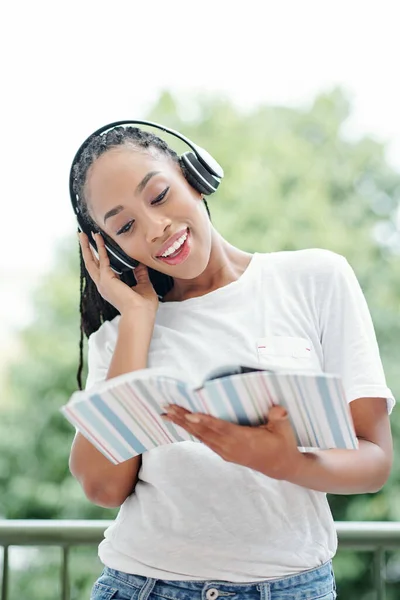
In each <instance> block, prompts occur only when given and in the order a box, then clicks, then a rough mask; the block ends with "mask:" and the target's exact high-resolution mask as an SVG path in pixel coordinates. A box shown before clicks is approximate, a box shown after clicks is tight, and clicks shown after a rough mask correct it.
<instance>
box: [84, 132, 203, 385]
mask: <svg viewBox="0 0 400 600" xmlns="http://www.w3.org/2000/svg"><path fill="white" fill-rule="evenodd" d="M122 145H126V146H132V147H133V148H135V149H138V150H141V151H143V152H151V151H155V152H157V153H159V154H162V155H164V156H167V157H168V158H170V159H172V160H173V161H174V162H175V163H177V164H179V165H180V167H181V169H182V171H183V174H184V175H185V176H186V170H185V166H184V164H183V163H182V162H181V161H180V159H179V156H178V155H177V153H176V152H175V151H174V150H172V148H170V147H169V146H168V144H167V143H166V142H164V140H162V139H161V138H159V137H158V136H156V135H154V134H152V133H149V132H147V131H142V130H141V129H139V128H138V127H121V126H119V127H115V128H114V129H111V130H110V131H108V132H107V133H105V134H103V135H92V136H91V137H90V138H88V141H87V144H86V146H85V148H84V150H83V152H82V153H81V154H80V157H79V159H78V161H77V162H76V163H75V164H74V165H73V178H74V192H75V193H76V194H77V195H78V197H79V202H80V209H81V215H82V218H83V219H84V220H85V221H86V222H87V224H88V225H89V227H90V228H91V229H93V230H94V231H98V230H99V228H98V227H97V225H96V224H95V223H94V221H93V219H92V218H91V216H90V213H89V210H88V204H87V200H86V198H85V186H86V181H87V176H88V172H89V169H90V167H91V166H92V165H93V163H94V162H95V161H96V159H97V158H99V156H101V155H102V154H104V153H105V152H107V151H108V150H110V149H111V148H115V147H118V146H122ZM203 201H204V204H205V207H206V210H207V214H208V216H209V218H210V212H209V209H208V206H207V202H206V200H205V199H204V198H203ZM79 259H80V302H79V311H80V341H79V366H78V371H77V382H78V386H79V389H80V390H81V389H82V371H83V340H84V335H85V336H86V337H87V338H88V337H89V336H90V335H91V334H92V333H93V332H94V331H97V329H99V327H100V325H102V323H104V321H111V320H112V319H114V318H115V317H116V316H117V315H119V311H118V310H117V309H116V308H115V307H114V306H113V305H112V304H110V303H109V302H107V301H106V300H104V298H103V297H102V296H101V295H100V294H99V292H98V291H97V287H96V285H95V283H94V282H93V280H92V279H91V277H90V275H89V273H88V272H87V270H86V267H85V263H84V260H83V256H82V251H81V248H80V246H79ZM165 277H166V280H167V278H168V279H169V280H171V278H170V277H168V276H167V275H166V276H165ZM120 279H121V281H123V282H124V283H126V284H127V285H130V286H132V285H134V276H133V273H131V272H130V271H128V272H124V273H122V275H120ZM172 285H173V283H172ZM167 287H168V285H167V284H166V288H167ZM170 287H171V284H169V288H170Z"/></svg>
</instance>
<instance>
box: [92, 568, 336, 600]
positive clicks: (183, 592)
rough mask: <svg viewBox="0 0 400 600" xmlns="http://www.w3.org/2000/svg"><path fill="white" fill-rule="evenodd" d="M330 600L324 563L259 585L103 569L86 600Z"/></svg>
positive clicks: (331, 587)
mask: <svg viewBox="0 0 400 600" xmlns="http://www.w3.org/2000/svg"><path fill="white" fill-rule="evenodd" d="M217 598H220V600H334V599H335V598H336V586H335V577H334V574H333V570H332V563H331V562H328V563H325V564H324V565H322V566H321V567H317V568H316V569H312V570H310V571H304V572H302V573H299V574H298V575H292V576H289V577H284V578H283V579H274V580H273V581H265V582H259V583H229V582H227V581H166V580H162V579H153V578H151V577H142V576H139V575H129V574H128V573H122V572H121V571H115V570H114V569H109V568H108V567H106V568H105V569H104V570H103V573H102V574H101V576H100V577H99V579H98V580H97V581H96V583H95V584H94V586H93V590H92V594H91V596H90V600H217Z"/></svg>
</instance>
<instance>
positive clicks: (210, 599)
mask: <svg viewBox="0 0 400 600" xmlns="http://www.w3.org/2000/svg"><path fill="white" fill-rule="evenodd" d="M218 596H219V593H218V590H216V589H215V588H210V589H209V590H207V592H206V598H207V600H216V598H218Z"/></svg>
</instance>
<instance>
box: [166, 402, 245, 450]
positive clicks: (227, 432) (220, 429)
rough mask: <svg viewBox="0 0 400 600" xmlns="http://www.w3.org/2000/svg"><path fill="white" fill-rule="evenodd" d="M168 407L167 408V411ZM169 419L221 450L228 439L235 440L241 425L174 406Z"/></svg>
mask: <svg viewBox="0 0 400 600" xmlns="http://www.w3.org/2000/svg"><path fill="white" fill-rule="evenodd" d="M167 408H168V407H165V409H167ZM167 415H168V417H170V418H171V420H172V421H173V422H174V423H176V424H177V425H180V426H181V427H183V428H184V429H186V430H187V431H189V433H192V434H193V435H195V436H196V437H198V438H199V439H201V440H202V441H204V442H205V443H207V444H213V445H215V446H218V447H219V448H220V449H221V448H222V447H223V445H224V440H226V438H227V437H230V438H233V437H234V436H236V435H237V434H238V431H237V430H238V429H242V428H241V427H240V426H239V425H235V424H233V423H228V422H227V421H224V420H222V419H217V418H215V417H211V416H210V415H205V414H202V413H190V412H189V411H187V410H185V409H183V408H181V407H177V406H174V407H173V409H172V410H171V409H170V410H169V411H168V412H167ZM193 419H195V420H193Z"/></svg>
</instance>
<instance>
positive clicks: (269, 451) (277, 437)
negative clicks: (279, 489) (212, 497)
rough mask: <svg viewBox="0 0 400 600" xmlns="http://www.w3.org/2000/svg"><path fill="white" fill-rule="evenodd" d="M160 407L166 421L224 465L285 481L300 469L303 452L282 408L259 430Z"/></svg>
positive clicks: (271, 412) (274, 410)
mask: <svg viewBox="0 0 400 600" xmlns="http://www.w3.org/2000/svg"><path fill="white" fill-rule="evenodd" d="M163 408H164V410H165V411H166V416H164V418H165V419H166V420H168V421H171V422H173V423H175V424H176V425H180V427H183V428H184V429H185V430H186V431H187V432H188V433H191V434H192V435H193V436H195V437H196V438H197V439H198V440H200V441H201V442H203V443H204V444H206V445H207V446H208V447H209V448H211V450H213V451H214V452H216V453H217V454H219V455H220V456H221V457H222V458H223V459H224V460H226V461H227V462H232V463H236V464H238V465H243V466H245V467H249V468H250V469H254V470H255V471H259V472H260V473H263V474H264V475H267V476H268V477H272V478H274V479H284V480H287V481H290V480H291V479H292V477H293V476H294V475H295V474H296V473H297V471H298V469H299V468H300V466H301V462H302V453H301V452H300V451H299V450H298V448H297V442H296V438H295V435H294V432H293V429H292V426H291V424H290V421H289V417H288V414H287V412H286V410H285V409H284V408H283V407H282V406H273V407H272V408H271V409H270V411H269V413H268V422H267V423H266V424H265V425H260V426H258V427H247V426H244V425H236V424H235V423H229V422H228V421H224V420H222V419H216V418H215V417H211V416H210V415H205V414H202V413H191V412H189V411H188V410H185V409H184V408H181V407H180V406H177V405H168V406H164V407H163ZM195 419H197V420H198V421H197V422H195Z"/></svg>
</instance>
